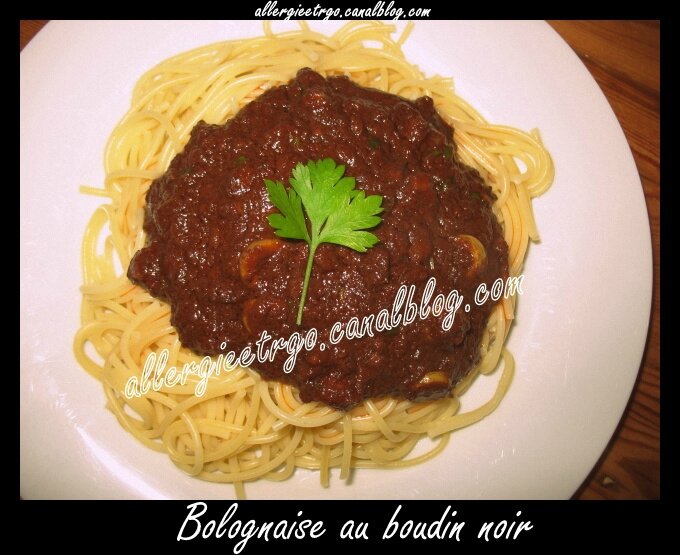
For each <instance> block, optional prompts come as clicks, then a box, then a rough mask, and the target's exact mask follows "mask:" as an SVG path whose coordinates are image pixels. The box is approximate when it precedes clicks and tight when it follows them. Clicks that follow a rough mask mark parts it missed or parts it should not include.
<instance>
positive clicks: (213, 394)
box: [74, 21, 554, 497]
mask: <svg viewBox="0 0 680 555" xmlns="http://www.w3.org/2000/svg"><path fill="white" fill-rule="evenodd" d="M410 29H411V26H410V25H409V26H408V27H407V28H406V30H405V31H404V33H403V34H402V35H401V37H400V38H398V39H397V40H394V39H393V38H392V33H393V31H394V29H393V27H392V26H390V25H387V24H384V23H379V22H359V21H358V22H352V23H348V24H346V25H345V26H344V27H342V28H341V29H339V30H338V31H337V32H336V33H335V34H334V35H332V36H330V37H328V36H324V35H322V34H319V33H316V32H314V31H312V30H311V29H310V28H309V27H308V26H307V25H306V24H305V23H301V28H300V29H299V30H296V31H290V32H285V33H278V34H275V33H273V32H272V31H271V29H270V27H269V26H268V25H267V24H265V34H264V36H262V37H259V38H253V39H247V40H237V41H227V42H222V43H217V44H212V45H209V46H205V47H201V48H197V49H195V50H192V51H189V52H186V53H183V54H180V55H178V56H175V57H173V58H170V59H168V60H166V61H164V62H162V63H161V64H159V65H158V66H156V67H155V68H153V69H151V70H150V71H149V72H147V73H146V74H145V75H143V76H142V78H141V79H140V80H139V81H138V83H137V84H136V86H135V89H134V92H133V99H132V107H131V108H130V110H129V112H128V113H127V114H126V115H125V117H124V118H123V119H122V120H121V122H120V123H119V124H118V126H117V127H116V128H115V129H114V131H113V133H112V135H111V137H110V139H109V142H108V144H107V147H106V152H105V171H106V179H105V183H104V189H103V190H101V189H94V188H90V187H83V191H84V192H87V193H92V194H97V195H100V196H103V197H107V198H108V199H109V200H110V202H109V203H108V204H105V205H103V206H101V207H100V208H98V209H97V211H96V212H95V213H94V214H93V216H92V218H91V220H90V222H89V224H88V226H87V228H86V231H85V237H84V240H83V251H82V255H83V273H84V285H83V287H82V292H83V304H82V312H81V320H82V326H81V328H80V329H79V330H78V332H77V334H76V336H75V339H74V351H75V355H76V358H77V360H78V362H79V363H80V364H81V365H82V366H83V367H84V368H85V369H86V370H87V371H88V372H89V373H90V374H92V375H93V376H94V377H96V378H97V379H98V380H100V381H101V382H102V384H103V386H104V391H105V394H106V397H107V400H108V407H109V408H110V409H111V410H112V411H113V413H114V414H115V415H116V417H117V419H118V421H119V422H120V424H121V425H122V426H123V427H124V428H125V429H126V430H127V431H129V432H130V433H131V434H132V435H134V436H135V437H136V438H137V439H138V440H140V441H141V442H142V443H144V444H145V445H147V446H148V447H151V448H153V449H155V450H157V451H162V452H165V453H167V454H168V456H169V457H170V458H171V459H172V461H173V462H174V463H175V464H176V465H177V466H178V467H180V468H181V469H183V470H184V471H186V472H188V473H189V474H192V475H195V476H198V477H199V478H202V479H204V480H208V481H215V482H230V483H233V484H234V485H235V486H236V491H237V495H238V496H240V497H243V496H244V494H245V492H244V486H243V485H244V483H245V482H249V481H253V480H257V479H261V478H264V479H268V480H277V481H278V480H285V479H286V478H288V477H290V476H291V475H292V474H293V473H294V471H295V469H296V468H298V467H300V468H307V469H314V470H319V471H320V478H321V483H322V484H323V485H328V483H329V479H330V469H331V468H340V478H341V479H346V478H348V476H349V474H350V469H352V468H375V467H381V468H387V467H401V466H407V465H414V464H418V463H420V462H423V461H425V460H427V459H429V458H431V457H433V456H435V455H436V454H437V453H439V452H441V451H442V450H443V449H444V447H445V446H446V444H447V442H448V438H449V433H450V432H451V431H453V430H456V429H459V428H462V427H465V426H468V425H470V424H472V423H474V422H477V421H479V420H480V419H482V418H484V417H485V416H486V415H488V414H489V413H490V412H492V411H493V410H494V409H495V408H496V406H497V405H498V404H499V402H500V401H501V399H502V397H503V395H504V394H505V392H506V391H507V389H508V387H509V385H510V382H511V380H512V376H513V372H514V362H513V359H512V356H511V355H510V353H509V352H508V351H507V350H505V349H503V343H504V340H505V337H506V336H507V333H508V330H509V325H510V323H511V320H512V318H513V314H514V305H515V298H514V297H512V298H509V299H505V300H504V301H503V302H502V303H500V304H499V305H497V306H496V308H495V309H494V311H493V313H492V315H491V317H490V319H489V323H488V325H487V329H486V332H485V334H484V337H483V339H482V347H481V358H480V362H479V364H478V365H477V367H476V368H475V369H474V371H473V372H471V373H470V374H469V375H468V376H467V377H466V378H465V379H464V380H463V382H462V383H460V384H458V386H457V387H456V389H455V390H454V392H453V395H452V396H450V397H448V398H445V399H439V400H436V401H429V402H422V403H416V402H411V401H407V400H400V399H392V398H383V399H379V400H367V401H365V402H364V403H363V404H361V405H359V406H357V407H355V408H353V409H352V410H350V411H348V412H343V411H339V410H336V409H333V408H331V407H328V406H326V405H324V404H321V403H317V402H312V403H302V402H301V401H300V399H299V396H298V394H297V391H296V389H295V388H294V387H292V386H290V385H285V384H281V383H277V382H268V381H265V380H263V379H262V378H260V376H259V375H258V374H257V372H255V371H253V370H251V369H248V368H241V367H238V368H236V369H234V370H232V371H230V372H227V373H222V374H220V375H219V376H213V377H211V378H210V379H209V380H208V384H207V388H206V391H205V394H204V395H202V396H197V395H196V394H195V389H196V383H197V380H199V379H200V378H199V377H195V376H194V377H189V379H188V380H187V382H186V383H185V384H176V385H174V386H172V387H167V386H166V387H162V388H160V390H158V391H149V392H148V393H147V394H146V395H144V396H141V397H132V398H127V397H126V396H125V395H124V391H125V384H126V382H127V381H128V379H130V378H131V377H137V378H139V377H140V375H141V373H142V369H143V367H144V364H145V361H146V359H147V357H148V356H149V355H150V354H151V353H158V352H160V351H161V350H163V349H167V350H168V353H169V356H168V365H169V366H175V367H181V366H182V365H184V364H189V363H191V362H195V363H198V362H199V360H200V357H198V356H197V355H196V354H194V353H193V352H191V351H190V350H188V349H187V348H185V347H183V346H182V345H181V343H180V341H179V339H178V336H177V333H176V331H175V330H174V328H173V326H172V325H171V323H170V307H169V306H168V305H167V304H165V303H163V302H161V301H159V300H157V299H155V298H154V297H152V296H151V295H150V294H149V293H148V292H147V291H146V290H144V289H142V288H140V287H138V286H136V285H133V284H132V283H131V282H130V281H129V280H128V279H127V277H126V275H125V271H124V269H126V268H127V267H128V265H129V263H130V260H131V258H132V256H133V255H134V253H135V252H136V251H138V250H139V249H140V248H141V247H142V246H143V245H144V241H145V235H144V232H143V229H142V226H143V221H144V205H145V195H146V192H147V190H148V188H149V186H150V185H151V182H152V181H153V179H155V178H157V177H159V176H160V175H161V174H162V173H163V172H164V171H165V170H166V169H167V167H168V165H169V164H170V162H171V160H172V159H173V158H174V157H175V155H176V154H177V153H179V152H180V151H181V150H182V148H183V146H184V145H185V144H186V142H187V141H188V139H189V135H190V133H191V130H192V128H193V127H194V126H195V125H196V124H197V123H198V122H199V121H200V120H204V121H206V122H208V123H218V124H221V123H224V122H225V121H227V120H228V119H230V118H231V117H233V116H234V115H235V114H236V113H237V112H238V111H239V110H240V108H241V107H242V106H244V105H245V104H247V103H248V102H250V101H251V100H253V99H254V98H256V97H257V96H258V95H259V94H261V93H262V92H263V91H265V90H267V89H269V88H271V87H273V86H276V85H280V84H284V83H287V82H288V81H289V80H290V79H291V78H293V77H294V76H295V74H296V72H297V70H298V69H299V68H301V67H305V66H306V67H311V68H312V69H314V70H315V71H317V72H319V73H321V74H322V75H324V76H330V75H340V74H343V75H347V76H348V77H349V78H350V79H352V80H353V81H354V82H356V83H358V84H359V85H362V86H366V87H373V88H377V89H380V90H383V91H387V92H390V93H393V94H398V95H401V96H403V97H406V98H409V99H415V98H417V97H420V96H423V95H427V96H430V97H432V99H433V100H434V104H435V106H436V107H437V109H438V111H439V113H440V115H441V116H442V117H443V118H444V119H445V120H446V121H447V122H449V123H451V124H452V125H453V127H454V128H455V135H454V139H455V141H456V143H457V145H458V155H459V157H460V158H461V160H462V161H463V162H464V163H466V164H468V165H470V166H472V167H474V168H476V169H477V170H478V171H479V172H480V174H481V175H482V176H483V178H484V179H485V181H486V182H487V183H488V184H489V185H490V186H491V187H492V189H493V191H494V193H495V194H496V196H497V200H496V202H495V205H494V212H495V213H496V215H497V216H498V219H499V221H500V222H501V224H502V226H503V230H504V235H505V240H506V242H507V243H508V246H509V266H510V275H511V276H517V275H518V274H519V273H520V272H521V269H522V265H523V260H524V256H525V254H526V250H527V247H528V243H529V241H530V240H534V241H535V240H538V232H537V229H536V225H535V222H534V218H533V214H532V207H531V199H532V198H533V197H535V196H537V195H540V194H541V193H543V192H544V191H545V190H546V189H547V188H548V187H549V186H550V184H551V182H552V178H553V171H554V170H553V166H552V161H551V159H550V156H549V154H548V153H547V151H546V150H545V149H544V148H543V146H542V144H541V141H540V138H539V136H538V133H537V132H535V131H534V132H532V133H530V134H528V133H525V132H523V131H520V130H517V129H513V128H509V127H503V126H497V125H490V124H488V123H487V122H486V121H485V120H484V118H482V116H481V115H480V114H478V113H477V112H476V111H475V110H474V109H473V108H472V107H471V106H470V105H468V104H467V103H466V102H465V101H464V100H462V99H461V98H460V97H458V96H457V95H456V94H455V93H454V92H453V86H452V82H451V81H450V80H448V79H444V78H441V77H430V78H426V77H425V76H424V75H423V74H422V73H421V72H420V71H419V70H418V68H417V67H416V66H414V65H412V64H410V63H409V62H408V61H407V60H406V59H405V58H404V55H403V52H402V49H401V47H402V44H403V43H404V41H405V40H406V38H407V36H408V34H409V32H410ZM366 41H371V43H374V42H377V43H379V44H380V46H379V47H371V46H367V45H366ZM102 244H103V247H102V248H100V245H102ZM121 267H122V268H123V270H121ZM499 365H501V366H502V375H501V377H500V380H499V382H498V386H497V390H496V392H495V394H494V395H493V397H492V398H491V399H490V400H488V401H487V402H486V403H485V404H483V405H482V406H481V407H478V408H476V409H474V410H472V411H470V412H467V413H463V414H459V413H458V410H459V407H460V401H459V397H460V395H461V394H462V393H463V392H464V391H465V390H466V389H467V388H468V387H469V385H470V384H471V383H472V382H473V380H474V379H475V377H476V376H478V375H479V374H488V373H490V372H492V371H493V370H494V369H495V368H496V367H497V366H499ZM425 436H429V437H431V438H437V439H438V443H437V444H436V446H435V447H434V448H433V449H432V450H430V451H429V452H427V453H425V454H422V455H419V456H415V457H414V456H411V458H408V457H409V455H411V453H412V451H413V450H414V448H415V447H416V445H417V444H418V442H419V440H420V439H421V438H423V437H425Z"/></svg>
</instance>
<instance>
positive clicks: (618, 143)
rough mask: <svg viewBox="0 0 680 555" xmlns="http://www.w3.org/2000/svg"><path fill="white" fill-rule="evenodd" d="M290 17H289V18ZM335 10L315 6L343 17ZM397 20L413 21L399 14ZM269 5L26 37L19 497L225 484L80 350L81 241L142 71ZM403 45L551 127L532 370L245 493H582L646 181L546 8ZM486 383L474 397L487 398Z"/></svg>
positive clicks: (78, 26) (71, 25)
mask: <svg viewBox="0 0 680 555" xmlns="http://www.w3.org/2000/svg"><path fill="white" fill-rule="evenodd" d="M290 25H292V24H290V22H289V23H288V24H287V23H284V22H279V23H275V25H274V28H275V29H279V28H281V29H283V28H287V27H289V26H290ZM338 25H339V23H338V22H313V23H312V26H313V28H315V29H320V30H322V31H325V32H328V31H330V30H332V29H334V28H336V27H337V26H338ZM398 26H399V27H400V28H401V27H402V26H403V23H399V24H398ZM261 30H262V26H261V23H260V22H256V21H245V22H231V21H229V22H214V21H213V22H200V21H191V22H171V21H164V22H120V21H118V22H52V23H50V24H48V25H47V26H46V27H45V28H44V29H43V30H42V31H41V32H40V33H39V34H38V35H37V36H36V37H35V38H34V39H33V41H32V42H31V43H30V44H29V45H28V46H27V47H26V48H25V49H24V51H23V52H22V53H21V340H20V350H21V451H20V453H21V495H22V496H23V497H24V498H208V499H209V498H219V499H229V498H232V497H233V496H234V492H233V489H232V487H231V486H229V485H221V484H211V483H206V482H202V481H200V480H196V479H194V478H191V477H189V476H186V475H185V474H183V473H182V472H181V471H180V470H179V469H177V468H176V467H175V466H174V465H173V464H172V463H171V462H170V460H169V459H168V458H167V457H166V456H165V455H163V454H159V453H155V452H152V451H151V450H149V449H147V448H145V447H144V446H142V445H141V444H139V443H138V442H137V441H136V440H135V439H134V438H132V437H131V436H129V435H128V434H127V433H126V432H125V431H124V430H123V429H122V428H121V427H120V426H119V425H118V423H117V422H116V419H115V418H114V416H113V414H112V413H110V412H109V411H107V410H105V408H104V394H103V391H102V388H101V386H100V384H99V383H98V382H97V381H96V380H94V379H93V378H91V377H90V376H89V375H87V374H86V373H85V371H84V370H82V369H81V368H80V367H79V366H78V365H77V364H76V361H75V360H74V357H73V355H72V353H71V343H72V339H73V335H74V333H75V331H76V329H77V328H78V324H79V307H80V294H79V291H78V287H79V285H80V281H81V276H80V244H81V239H82V234H83V230H84V227H85V224H86V222H87V220H88V218H89V216H90V214H91V213H92V211H93V210H94V208H95V207H96V206H97V205H98V204H99V203H100V202H101V200H100V199H97V198H91V197H88V196H86V195H82V194H80V193H79V192H78V187H79V186H80V185H81V184H92V185H97V184H100V183H102V181H103V178H104V174H103V168H102V157H103V150H104V145H105V142H106V139H107V137H108V134H109V132H110V131H111V129H112V128H113V127H114V125H115V124H116V122H117V121H118V119H119V118H120V117H121V116H122V115H123V114H124V113H125V111H126V110H127V107H128V104H129V102H130V97H131V91H132V86H133V84H134V83H135V81H136V79H137V78H138V77H139V76H140V75H141V74H142V73H143V72H144V71H146V70H147V69H149V68H151V67H152V66H153V65H155V64H156V63H158V62H159V61H161V60H163V59H164V58H166V57H168V56H170V55H172V54H176V53H178V52H181V51H184V50H186V49H189V48H192V47H195V46H199V45H202V44H207V43H210V42H214V41H218V40H223V39H226V38H235V37H249V36H256V35H259V34H261ZM405 50H406V53H407V55H408V57H409V58H410V59H411V60H413V61H415V62H416V63H418V64H419V65H420V67H421V68H422V69H424V70H425V71H426V73H428V74H432V73H439V74H441V75H446V76H452V77H454V79H455V82H456V87H457V90H458V91H459V92H460V94H461V95H462V96H463V97H464V98H466V99H467V100H468V101H470V102H471V103H472V104H473V105H474V106H475V107H477V108H478V109H479V110H480V111H481V112H482V113H483V114H484V115H485V116H486V117H487V118H488V119H489V120H491V121H493V122H498V123H504V124H508V125H513V126H517V127H520V128H523V129H531V128H534V127H538V128H539V129H540V131H541V134H542V137H543V139H544V141H545V144H546V145H547V147H548V148H549V150H550V152H551V153H552V155H553V158H554V161H555V165H556V169H557V174H556V178H555V183H554V185H553V187H552V189H551V190H550V191H549V192H548V193H547V194H546V195H544V196H543V197H541V198H539V199H538V200H537V201H536V203H535V212H536V218H537V221H538V224H539V229H540V231H541V237H542V242H541V244H539V245H533V246H532V247H531V249H530V253H529V258H528V261H527V265H526V267H525V271H524V273H525V275H526V277H525V281H524V295H523V296H522V297H521V298H520V300H519V307H518V314H517V319H516V325H515V327H514V329H513V331H512V334H511V336H510V348H511V350H512V352H513V353H514V355H515V358H516V361H517V367H518V371H517V375H516V377H515V380H514V383H513V385H512V387H511V389H510V392H509V393H508V395H507V397H506V398H505V399H504V400H503V402H502V403H501V406H500V407H499V409H498V410H497V411H496V412H495V413H493V414H492V415H491V416H490V417H489V418H487V419H486V420H484V421H482V422H481V423H478V424H476V425H474V426H472V427H470V428H468V429H464V430H461V431H460V432H458V433H455V434H454V435H453V437H452V440H451V442H450V444H449V446H448V448H447V449H446V451H445V452H444V453H443V454H441V455H440V456H439V457H437V458H436V459H434V460H432V461H430V462H428V463H426V464H424V465H421V466H417V467H413V468H408V469H404V470H396V471H364V470H360V471H358V472H356V473H355V475H354V479H353V482H352V484H351V485H346V484H344V483H343V482H341V481H340V480H339V479H338V477H337V472H334V473H333V476H332V479H331V487H330V488H329V489H324V488H322V487H321V486H320V485H319V477H318V474H316V473H313V472H298V473H297V474H296V475H295V476H294V477H293V478H292V479H291V480H288V481H286V482H283V483H270V482H259V483H255V484H249V485H247V486H246V492H247V494H248V496H249V497H250V498H270V499H282V498H405V499H409V498H411V499H416V498H418V499H420V498H439V499H443V498H444V499H474V498H483V499H489V498H568V497H570V496H571V495H572V494H573V493H574V491H575V490H576V489H577V488H578V486H579V485H580V484H581V482H582V481H583V480H584V479H585V477H586V476H587V474H588V472H589V471H590V469H591V468H592V467H593V465H594V464H595V462H596V461H597V459H598V457H599V455H600V454H601V452H602V450H603V449H604V447H605V446H606V444H607V442H608V440H609V439H610V437H611V435H612V433H613V431H614V429H615V427H616V424H617V423H618V421H619V419H620V417H621V414H622V412H623V410H624V408H625V405H626V402H627V400H628V397H629V395H630V392H631V389H632V387H633V384H634V381H635V377H636V375H637V372H638V368H639V364H640V358H641V354H642V350H643V346H644V342H645V338H646V335H647V324H648V318H649V309H650V299H651V284H652V264H651V248H650V235H649V223H648V219H647V212H646V209H645V203H644V198H643V194H642V188H641V186H640V180H639V177H638V174H637V171H636V168H635V163H634V161H633V158H632V156H631V153H630V150H629V147H628V144H627V142H626V140H625V137H624V135H623V133H622V131H621V128H620V126H619V124H618V122H617V120H616V117H615V116H614V114H613V112H612V110H611V108H610V107H609V105H608V103H607V101H606V100H605V97H604V95H603V94H602V92H601V91H600V89H599V88H598V86H597V84H596V83H595V81H594V80H593V79H592V77H591V76H590V74H589V73H588V71H587V70H586V68H585V67H584V66H583V65H582V64H581V62H580V61H579V59H578V58H577V57H576V55H575V54H574V53H573V52H572V51H571V50H570V49H569V47H568V46H567V45H566V44H565V43H564V42H563V41H562V39H561V38H560V37H559V36H558V35H557V34H556V33H555V32H554V31H553V30H552V29H551V28H550V27H549V26H548V25H547V24H545V23H540V22H455V23H454V22H418V23H416V27H415V30H414V32H413V35H412V36H411V38H410V39H409V40H408V42H407V45H406V48H405ZM494 383H495V378H491V379H482V380H479V381H478V382H477V383H476V384H475V386H474V388H473V390H472V391H471V392H470V394H469V396H468V397H465V398H464V402H474V401H476V400H480V399H482V398H483V396H484V395H486V394H488V393H489V392H490V391H491V390H492V389H493V386H494Z"/></svg>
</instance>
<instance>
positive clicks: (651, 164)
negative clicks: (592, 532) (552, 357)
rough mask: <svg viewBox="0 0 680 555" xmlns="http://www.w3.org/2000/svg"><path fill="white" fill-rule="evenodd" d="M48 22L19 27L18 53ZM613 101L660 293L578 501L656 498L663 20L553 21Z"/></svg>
mask: <svg viewBox="0 0 680 555" xmlns="http://www.w3.org/2000/svg"><path fill="white" fill-rule="evenodd" d="M45 23H46V21H42V20H26V21H21V23H20V33H19V36H20V39H19V40H20V45H19V46H20V48H21V49H23V47H24V46H25V45H26V44H27V43H28V42H29V41H30V40H31V38H32V37H33V36H34V35H35V34H36V33H37V32H38V31H39V30H40V29H41V28H42V26H43V25H44V24H45ZM549 23H550V25H552V27H553V28H554V29H555V30H556V31H557V32H558V33H559V34H560V35H561V36H562V38H564V40H566V41H567V42H568V43H569V45H570V46H571V47H572V48H573V49H574V51H575V52H576V53H577V54H578V56H579V57H580V58H581V60H582V61H583V63H584V64H585V65H586V67H587V68H588V69H589V70H590V73H591V74H592V76H593V77H594V78H595V80H596V81H597V82H598V84H599V85H600V87H601V88H602V90H603V91H604V94H605V95H606V96H607V98H608V99H609V103H610V104H611V105H612V108H613V109H614V112H615V113H616V116H617V117H618V118H619V121H620V122H621V126H622V127H623V130H624V132H625V134H626V137H627V139H628V143H629V144H630V147H631V150H632V151H633V156H634V157H635V162H636V164H637V168H638V171H639V172H640V178H641V180H642V187H643V189H644V193H645V201H646V203H647V212H648V213H649V221H650V225H651V230H652V243H653V255H654V295H653V303H652V315H651V319H650V325H651V327H650V332H649V336H648V338H647V345H646V348H645V353H644V357H643V360H642V364H641V372H640V375H639V377H638V380H637V383H636V385H635V390H634V391H633V395H632V397H631V400H630V402H629V404H628V407H627V409H626V412H625V414H624V416H623V419H622V420H621V423H620V424H619V427H618V429H617V431H616V433H615V435H614V437H613V438H612V440H611V442H610V443H609V445H608V447H607V449H606V450H605V452H604V454H603V455H602V457H601V459H600V460H599V462H598V463H597V465H596V467H595V469H594V470H593V472H592V473H591V475H590V476H589V477H588V479H587V480H586V481H585V482H584V483H583V485H582V486H581V488H579V490H578V492H577V493H576V494H575V496H574V497H575V498H577V499H658V498H659V496H660V493H659V443H660V436H659V421H660V414H659V381H660V380H659V373H660V363H659V347H660V336H659V333H660V332H659V299H660V292H659V156H660V155H659V51H660V39H659V37H660V25H659V22H658V21H550V22H549Z"/></svg>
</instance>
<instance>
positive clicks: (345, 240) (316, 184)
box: [264, 158, 383, 325]
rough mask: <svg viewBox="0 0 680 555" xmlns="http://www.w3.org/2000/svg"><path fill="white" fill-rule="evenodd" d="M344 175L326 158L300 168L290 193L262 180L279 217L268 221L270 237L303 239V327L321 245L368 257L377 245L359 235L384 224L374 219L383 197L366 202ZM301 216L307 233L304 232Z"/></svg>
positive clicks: (374, 240) (367, 234)
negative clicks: (305, 246)
mask: <svg viewBox="0 0 680 555" xmlns="http://www.w3.org/2000/svg"><path fill="white" fill-rule="evenodd" d="M344 173H345V166H338V165H337V164H336V163H335V161H334V160H333V159H331V158H325V159H324V160H318V161H309V162H307V164H301V163H298V165H297V166H295V169H293V176H292V177H291V178H290V179H289V180H288V181H289V182H290V185H291V188H290V189H288V190H286V189H285V187H284V186H283V184H282V183H281V182H280V181H271V180H269V179H265V180H264V181H265V185H266V187H267V193H268V194H269V200H270V202H271V203H272V204H273V205H274V206H275V207H276V208H278V209H279V212H280V213H276V214H271V215H270V216H269V218H268V219H269V225H271V226H272V227H273V228H274V230H275V231H274V233H276V235H278V236H279V237H286V238H288V239H302V240H304V241H306V242H307V244H308V245H309V257H308V259H307V269H306V271H305V278H304V282H303V284H302V294H301V295H300V305H299V308H298V314H297V324H298V325H300V324H301V323H302V311H303V309H304V306H305V300H306V299H307V288H308V287H309V278H310V277H311V275H312V265H313V263H314V254H315V253H316V249H317V248H318V246H319V245H320V244H321V243H334V244H336V245H342V246H344V247H349V248H350V249H354V250H355V251H358V252H366V250H367V249H369V248H371V247H372V246H374V245H376V244H377V243H378V238H377V237H376V236H375V235H373V233H370V232H368V231H363V230H365V229H369V228H372V227H375V226H377V225H378V224H379V223H380V222H381V221H382V218H381V217H380V216H378V215H377V214H380V213H381V212H382V211H383V208H382V206H381V205H382V197H381V196H380V195H369V196H366V193H365V192H364V191H360V190H357V189H355V185H356V181H355V179H354V178H353V177H347V176H344ZM343 176H344V177H343ZM303 207H304V213H303ZM305 213H306V214H307V219H308V220H309V227H310V229H308V228H307V221H306V220H305Z"/></svg>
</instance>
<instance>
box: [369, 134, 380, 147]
mask: <svg viewBox="0 0 680 555" xmlns="http://www.w3.org/2000/svg"><path fill="white" fill-rule="evenodd" d="M368 146H369V147H370V148H372V149H373V150H377V149H379V148H380V139H378V137H369V138H368Z"/></svg>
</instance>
